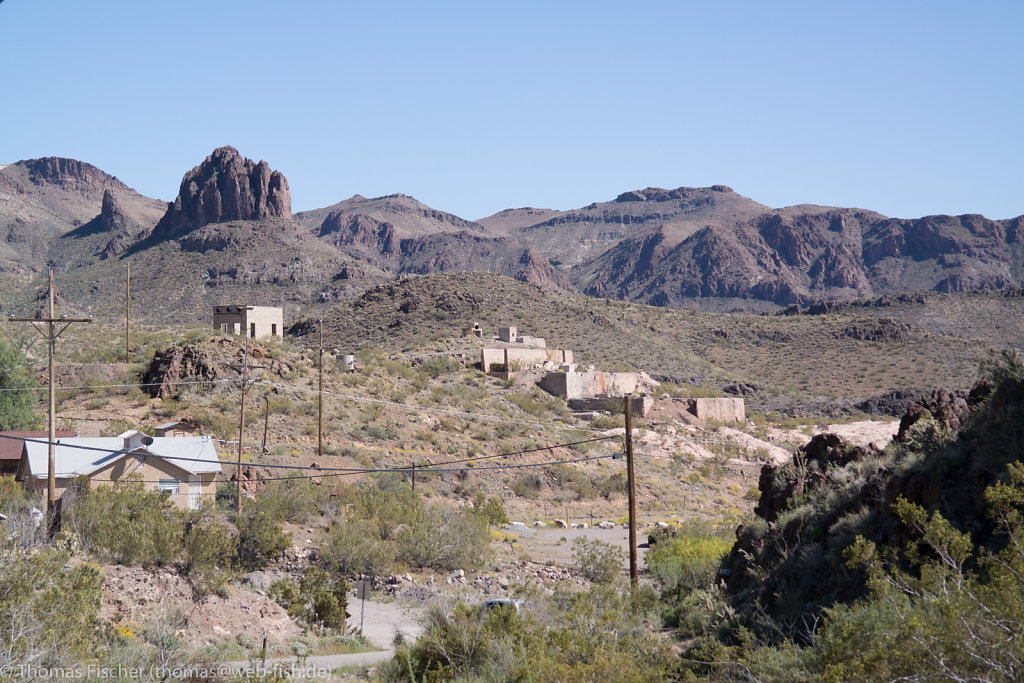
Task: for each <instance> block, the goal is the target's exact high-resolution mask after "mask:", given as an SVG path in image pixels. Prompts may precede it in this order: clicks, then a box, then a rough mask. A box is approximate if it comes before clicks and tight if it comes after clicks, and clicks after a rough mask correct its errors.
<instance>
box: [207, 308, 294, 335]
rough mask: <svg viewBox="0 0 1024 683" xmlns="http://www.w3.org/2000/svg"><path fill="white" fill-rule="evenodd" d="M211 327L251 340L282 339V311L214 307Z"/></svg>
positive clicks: (279, 309)
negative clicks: (262, 338)
mask: <svg viewBox="0 0 1024 683" xmlns="http://www.w3.org/2000/svg"><path fill="white" fill-rule="evenodd" d="M213 327H214V329H216V330H220V331H221V332H227V333H229V334H241V335H244V336H248V337H250V338H252V339H258V338H260V337H284V311H283V309H281V308H277V307H276V306H236V305H233V304H232V305H224V306H214V307H213Z"/></svg>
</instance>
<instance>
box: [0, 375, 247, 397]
mask: <svg viewBox="0 0 1024 683" xmlns="http://www.w3.org/2000/svg"><path fill="white" fill-rule="evenodd" d="M0 372H2V371H0ZM240 381H242V380H241V378H239V379H200V380H194V381H187V382H185V381H182V382H173V384H174V385H175V386H177V385H180V384H190V385H191V384H237V383H238V382H240ZM163 384H164V383H163V382H136V383H129V384H79V385H63V386H56V387H54V388H55V389H57V390H59V391H65V390H71V389H131V388H133V387H159V386H163ZM44 390H46V387H12V388H10V389H0V392H7V391H44Z"/></svg>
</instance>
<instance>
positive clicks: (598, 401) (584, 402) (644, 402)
mask: <svg viewBox="0 0 1024 683" xmlns="http://www.w3.org/2000/svg"><path fill="white" fill-rule="evenodd" d="M622 401H623V399H622V397H620V396H599V397H597V398H570V399H568V400H566V402H565V403H566V405H568V406H569V409H570V410H575V411H577V412H591V411H599V410H602V411H604V412H607V413H621V412H622V409H623V404H622ZM653 406H654V398H653V397H651V396H634V397H633V400H632V401H631V402H630V407H631V408H632V410H633V416H634V417H643V416H644V415H646V414H647V413H649V412H650V410H651V408H652V407H653Z"/></svg>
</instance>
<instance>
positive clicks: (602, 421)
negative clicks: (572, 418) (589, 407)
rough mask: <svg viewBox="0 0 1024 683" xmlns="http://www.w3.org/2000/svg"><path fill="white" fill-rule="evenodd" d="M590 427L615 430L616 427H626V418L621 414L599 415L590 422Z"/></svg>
mask: <svg viewBox="0 0 1024 683" xmlns="http://www.w3.org/2000/svg"><path fill="white" fill-rule="evenodd" d="M590 425H591V426H592V427H593V428H594V429H615V428H616V427H625V426H626V418H625V417H624V416H623V415H622V414H621V413H619V414H616V415H598V416H597V417H595V418H594V419H593V420H591V421H590Z"/></svg>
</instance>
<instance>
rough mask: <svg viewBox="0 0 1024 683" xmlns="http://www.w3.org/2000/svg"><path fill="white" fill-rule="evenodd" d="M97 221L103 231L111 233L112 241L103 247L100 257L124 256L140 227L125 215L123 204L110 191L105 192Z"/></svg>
mask: <svg viewBox="0 0 1024 683" xmlns="http://www.w3.org/2000/svg"><path fill="white" fill-rule="evenodd" d="M97 220H98V221H99V229H100V230H101V231H103V232H108V233H111V236H110V241H109V242H107V244H106V246H105V247H103V251H101V252H100V256H101V257H103V258H105V259H106V258H111V257H113V256H118V255H120V254H123V253H124V252H125V250H127V249H128V245H129V244H130V243H131V240H132V233H133V232H134V231H136V230H138V227H139V226H138V224H137V223H135V221H133V220H131V219H130V218H128V216H126V215H125V214H124V211H123V210H122V209H121V204H120V203H119V202H118V201H117V198H116V197H115V196H114V195H113V193H111V191H110V190H104V191H103V203H102V205H101V207H100V215H99V216H98V217H97Z"/></svg>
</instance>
